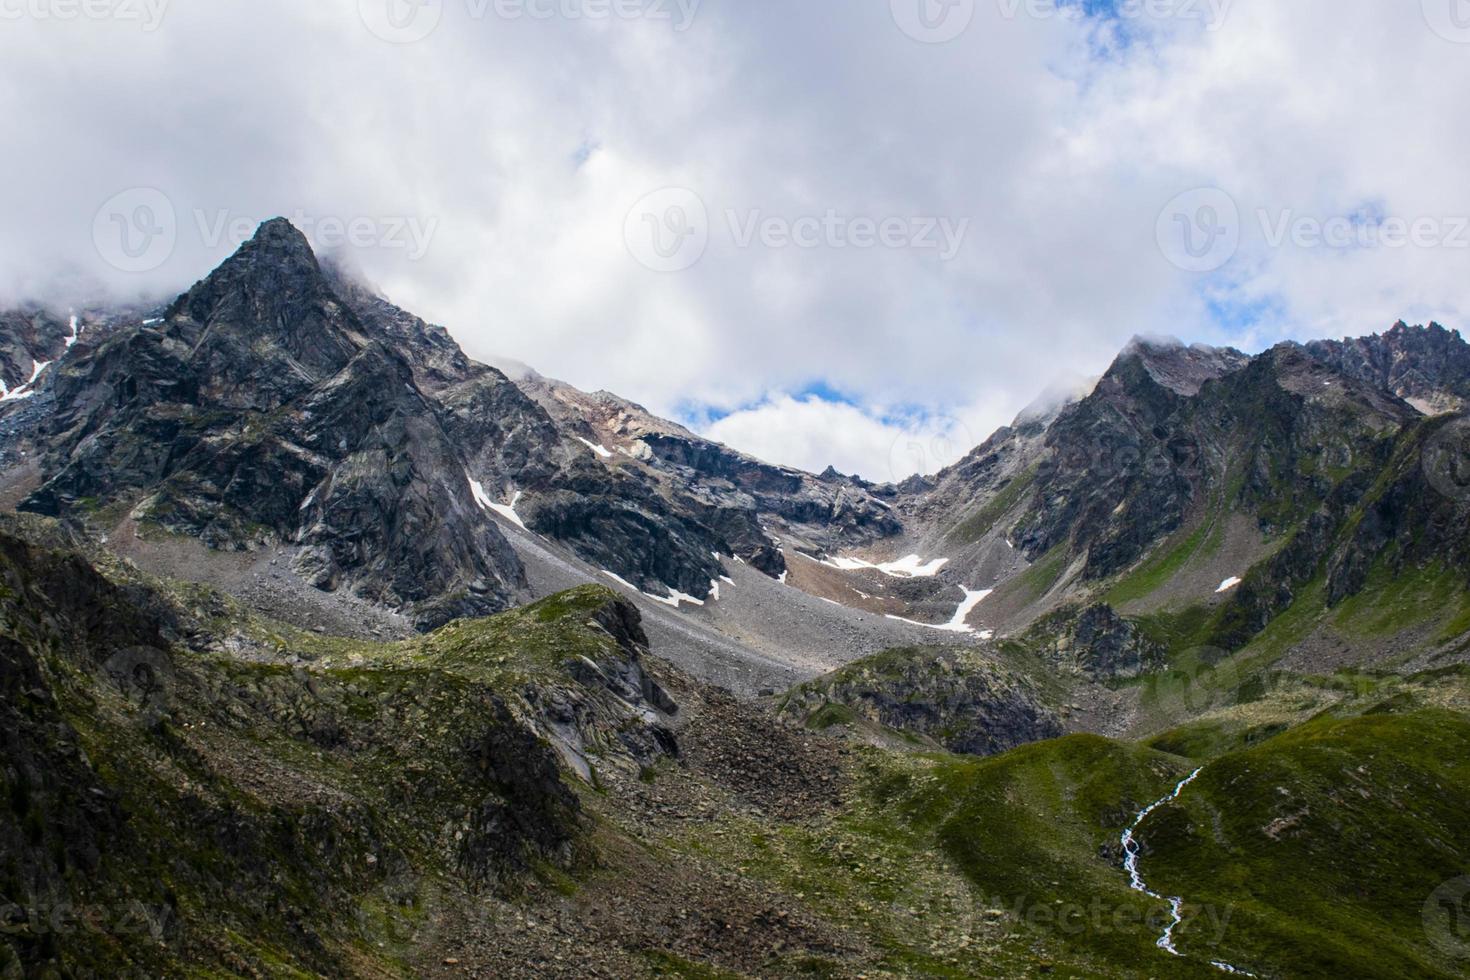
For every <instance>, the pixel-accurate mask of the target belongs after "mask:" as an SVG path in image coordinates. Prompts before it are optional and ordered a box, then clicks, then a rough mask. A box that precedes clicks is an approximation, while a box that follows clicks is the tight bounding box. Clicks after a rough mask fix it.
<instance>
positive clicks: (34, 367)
mask: <svg viewBox="0 0 1470 980" xmlns="http://www.w3.org/2000/svg"><path fill="white" fill-rule="evenodd" d="M68 346H70V345H68ZM53 363H55V362H53V361H32V362H31V380H29V381H27V382H26V383H25V384H23V385H21V386H20V387H18V388H15V389H14V390H12V389H11V388H10V386H8V385H7V384H5V382H3V381H0V402H18V401H23V400H25V399H27V398H30V397H31V396H33V395H35V392H34V391H32V390H31V386H32V385H34V384H35V383H36V379H37V378H39V377H40V376H41V372H42V371H44V370H46V369H47V368H48V367H50V366H51V365H52V364H53Z"/></svg>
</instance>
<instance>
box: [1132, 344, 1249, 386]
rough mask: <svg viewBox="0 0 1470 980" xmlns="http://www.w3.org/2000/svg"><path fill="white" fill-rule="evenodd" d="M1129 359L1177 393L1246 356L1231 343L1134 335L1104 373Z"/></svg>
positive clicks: (1230, 367)
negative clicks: (1193, 342) (1191, 342)
mask: <svg viewBox="0 0 1470 980" xmlns="http://www.w3.org/2000/svg"><path fill="white" fill-rule="evenodd" d="M1129 361H1138V362H1139V363H1141V364H1142V366H1143V369H1144V370H1145V371H1146V372H1147V373H1148V375H1149V376H1150V377H1151V378H1152V379H1153V380H1154V381H1155V382H1157V383H1158V384H1159V385H1160V386H1162V387H1164V388H1167V389H1169V390H1170V391H1172V392H1174V393H1175V394H1177V395H1186V396H1194V395H1197V394H1199V391H1200V389H1201V388H1202V387H1204V384H1205V382H1207V381H1214V380H1217V379H1219V378H1223V377H1224V376H1225V375H1227V374H1229V373H1231V372H1232V371H1236V370H1238V369H1240V368H1241V367H1243V366H1245V364H1246V363H1247V362H1249V361H1250V358H1249V357H1247V356H1246V355H1245V354H1242V353H1241V352H1240V351H1238V350H1235V349H1234V348H1231V347H1210V346H1209V345H1207V344H1191V345H1186V344H1185V343H1184V342H1183V341H1181V340H1178V339H1176V338H1174V337H1144V336H1136V337H1134V338H1133V339H1132V340H1131V341H1129V342H1128V346H1126V347H1124V348H1123V352H1122V353H1121V354H1119V355H1118V359H1117V360H1116V361H1115V362H1114V363H1113V367H1112V368H1111V369H1109V371H1108V374H1109V375H1114V374H1116V373H1117V372H1118V371H1119V369H1120V367H1121V366H1122V365H1124V364H1126V363H1127V362H1129Z"/></svg>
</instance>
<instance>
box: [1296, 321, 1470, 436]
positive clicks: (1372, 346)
mask: <svg viewBox="0 0 1470 980" xmlns="http://www.w3.org/2000/svg"><path fill="white" fill-rule="evenodd" d="M1306 349H1307V352H1308V353H1310V354H1311V355H1312V356H1313V357H1315V358H1317V359H1318V360H1320V361H1322V362H1323V363H1325V364H1327V365H1329V366H1331V367H1332V368H1333V369H1334V370H1336V371H1338V372H1340V373H1342V374H1344V375H1347V376H1348V377H1353V378H1357V379H1359V380H1360V381H1366V382H1369V383H1370V384H1373V385H1375V386H1376V387H1379V388H1382V389H1383V390H1385V391H1389V392H1392V393H1393V394H1395V395H1397V396H1398V397H1399V398H1402V399H1404V401H1406V402H1409V403H1410V404H1411V405H1413V406H1414V407H1415V408H1417V409H1419V410H1420V411H1422V412H1424V413H1425V414H1427V415H1439V414H1443V413H1445V412H1454V411H1459V410H1460V409H1462V408H1464V407H1465V404H1466V401H1467V399H1470V345H1467V344H1466V343H1465V342H1464V340H1463V339H1462V338H1461V337H1460V333H1459V331H1458V330H1446V329H1445V328H1444V327H1442V326H1440V325H1439V324H1437V323H1431V324H1430V325H1429V326H1428V327H1422V326H1420V327H1411V326H1409V325H1408V324H1406V323H1404V322H1403V321H1400V322H1399V323H1397V324H1395V325H1394V327H1393V329H1391V330H1389V331H1388V332H1387V333H1385V334H1373V335H1371V336H1368V337H1356V338H1348V339H1346V340H1320V341H1314V342H1312V343H1310V344H1307V345H1306Z"/></svg>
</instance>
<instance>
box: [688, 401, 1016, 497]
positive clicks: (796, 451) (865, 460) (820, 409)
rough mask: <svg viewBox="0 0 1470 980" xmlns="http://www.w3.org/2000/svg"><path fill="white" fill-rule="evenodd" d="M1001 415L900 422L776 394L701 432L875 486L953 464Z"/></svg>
mask: <svg viewBox="0 0 1470 980" xmlns="http://www.w3.org/2000/svg"><path fill="white" fill-rule="evenodd" d="M1000 411H1003V409H998V408H997V407H996V406H991V407H989V408H982V407H978V406H977V407H971V408H969V409H968V410H966V411H965V412H963V413H962V414H961V416H955V415H942V416H926V417H921V418H910V419H904V418H894V417H886V416H884V415H883V414H881V413H874V412H873V411H871V410H867V409H863V408H860V407H857V406H854V405H849V404H845V403H842V402H834V401H827V400H824V399H822V398H818V397H815V396H807V397H801V398H797V397H793V396H791V395H788V394H778V395H773V396H771V397H769V398H767V399H765V400H764V401H762V402H761V403H760V404H758V405H755V406H753V407H750V408H744V409H741V410H739V411H737V412H734V413H732V414H730V415H728V416H725V417H724V418H722V419H720V420H719V421H716V422H714V423H712V424H709V425H705V426H701V427H700V429H701V434H702V435H705V436H707V437H709V438H711V439H714V440H715V441H717V442H723V443H725V444H726V445H730V446H735V447H737V448H739V449H741V450H743V451H745V452H748V453H752V454H754V455H755V456H758V457H760V458H761V459H765V460H768V461H770V462H773V463H779V464H781V465H783V466H793V467H796V468H798V469H803V470H807V471H809V472H812V473H817V472H820V471H822V470H824V469H826V468H827V467H828V466H833V467H836V469H837V470H838V471H839V472H841V473H846V474H848V475H857V476H861V477H863V478H864V479H867V480H871V481H873V482H875V483H897V482H900V481H902V480H905V479H907V478H908V477H910V476H914V475H915V474H919V475H929V474H933V473H937V472H938V471H939V470H941V469H943V468H945V467H946V466H950V465H952V464H954V463H957V462H959V460H960V459H961V458H963V457H964V456H965V455H966V454H967V453H968V452H969V451H970V450H971V449H972V448H974V447H975V446H976V445H978V444H979V442H980V441H981V440H982V439H983V437H984V435H985V434H988V433H990V432H992V431H994V430H995V429H996V428H997V427H998V426H1000V425H1001V424H1004V421H1003V416H1002V415H1000V414H998V413H999V412H1000Z"/></svg>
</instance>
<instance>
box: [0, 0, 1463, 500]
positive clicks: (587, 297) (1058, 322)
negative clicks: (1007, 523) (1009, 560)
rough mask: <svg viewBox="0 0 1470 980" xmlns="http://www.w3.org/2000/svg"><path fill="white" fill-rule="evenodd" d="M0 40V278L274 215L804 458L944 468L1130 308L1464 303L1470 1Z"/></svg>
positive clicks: (506, 343)
mask: <svg viewBox="0 0 1470 980" xmlns="http://www.w3.org/2000/svg"><path fill="white" fill-rule="evenodd" d="M0 66H3V67H0V138H3V146H4V178H5V179H4V184H3V188H4V189H3V191H0V193H3V194H4V196H5V197H4V200H5V204H6V207H5V221H4V222H3V224H0V300H3V301H8V302H14V301H17V300H22V299H43V300H45V301H48V302H52V303H70V302H77V301H79V300H82V299H87V298H92V297H95V296H97V295H99V294H102V293H104V292H105V293H107V294H109V295H112V296H114V297H130V296H139V295H161V294H165V293H169V292H174V291H177V290H179V289H180V288H182V287H184V286H186V285H187V284H188V283H189V282H191V281H193V280H194V279H197V278H198V277H200V276H201V275H203V274H205V273H206V272H207V271H208V270H209V269H210V268H211V267H212V266H213V265H214V264H216V263H217V262H218V261H219V260H220V259H221V258H223V257H224V256H225V255H226V254H228V252H229V251H230V250H231V249H232V248H233V247H234V246H235V245H236V244H238V242H239V241H240V240H241V238H242V237H244V236H248V234H249V232H250V230H251V229H252V228H253V225H254V224H255V223H256V222H258V221H259V220H261V219H264V218H266V217H270V216H272V215H276V214H284V215H286V216H288V217H292V218H293V219H295V220H297V221H298V223H299V224H300V225H301V226H302V227H303V230H305V231H306V232H307V233H308V234H309V235H310V236H311V237H312V238H313V240H314V242H315V243H316V244H317V245H318V247H319V248H321V249H323V250H334V249H338V250H343V251H345V252H346V253H348V255H349V256H350V260H351V261H352V262H354V263H355V264H356V265H357V266H359V267H360V268H361V269H362V270H363V272H364V273H365V275H367V276H368V277H369V278H370V279H371V280H373V281H374V282H376V283H377V284H378V285H379V286H380V287H381V288H382V289H383V290H384V291H385V292H386V293H387V294H388V295H389V296H390V297H391V298H393V299H394V300H395V301H396V302H398V303H399V304H400V305H403V306H406V307H408V308H410V309H412V310H414V311H415V312H418V313H420V314H421V315H423V316H425V317H427V318H429V319H432V320H435V321H438V322H442V323H444V324H446V325H447V326H448V327H449V328H450V330H451V332H452V333H453V334H454V336H455V337H456V338H457V339H458V340H459V341H460V342H461V343H462V344H463V345H464V346H465V348H466V349H467V350H468V351H469V352H470V353H471V354H473V355H478V356H481V357H484V358H489V357H491V356H503V357H510V358H515V359H518V360H521V361H524V362H527V363H529V364H532V365H534V366H535V367H537V368H538V369H539V370H541V371H542V372H543V373H545V374H548V375H552V376H555V377H560V378H563V379H565V380H567V381H570V382H572V383H574V384H576V385H578V386H580V387H583V388H589V389H596V388H606V389H609V390H612V391H616V392H618V393H620V394H623V395H626V396H628V397H631V398H633V399H635V400H638V401H640V402H642V403H644V404H646V405H647V406H648V407H650V408H652V409H654V410H656V411H659V412H660V413H663V414H667V415H670V416H674V417H677V418H679V419H680V420H683V421H686V422H688V423H690V424H692V425H694V426H695V427H696V428H698V429H700V430H702V431H704V432H707V433H709V434H711V435H713V436H714V437H716V438H719V439H722V440H724V441H726V442H728V443H730V444H732V445H734V446H737V447H738V448H741V449H745V450H748V451H751V452H754V453H757V454H759V455H762V456H765V457H767V458H770V459H773V460H777V461H780V462H784V463H789V464H793V465H799V466H804V467H807V468H811V469H821V468H822V467H824V466H826V465H827V464H828V463H832V464H835V465H836V466H837V467H838V468H839V469H842V470H844V471H848V472H860V473H862V474H863V475H865V476H868V477H870V478H873V479H879V480H886V479H891V478H901V477H903V476H905V475H907V474H908V473H909V472H911V471H913V470H915V469H920V470H932V469H935V468H937V467H938V466H940V465H943V464H945V463H947V462H950V461H951V459H952V457H953V455H954V454H955V453H957V452H961V451H963V450H964V449H965V448H968V446H969V445H970V444H972V443H974V442H978V441H979V440H980V439H982V438H983V437H984V436H986V435H987V434H989V432H990V431H991V430H993V429H994V428H995V427H996V426H997V425H1000V424H1004V423H1005V422H1007V421H1009V420H1010V418H1011V417H1012V416H1014V414H1015V413H1016V412H1017V411H1018V410H1019V409H1020V408H1022V407H1023V406H1025V405H1026V404H1027V403H1028V402H1029V401H1030V400H1031V399H1032V398H1033V397H1034V396H1035V395H1036V394H1037V393H1038V392H1039V391H1041V390H1042V389H1043V388H1045V387H1046V386H1047V385H1048V384H1050V383H1052V382H1053V381H1055V380H1057V379H1059V378H1067V377H1074V376H1078V375H1081V376H1086V375H1095V374H1097V373H1099V372H1100V371H1101V370H1103V369H1104V368H1105V367H1106V365H1107V363H1108V361H1109V360H1110V359H1111V357H1112V355H1113V353H1114V352H1115V351H1116V350H1117V349H1118V348H1120V347H1121V346H1122V345H1123V344H1124V343H1125V342H1126V341H1127V339H1128V338H1129V337H1130V336H1132V335H1134V334H1138V333H1149V334H1173V335H1178V336H1180V337H1183V338H1185V339H1188V340H1191V341H1205V342H1211V343H1231V344H1235V345H1237V346H1240V347H1243V348H1246V349H1249V350H1258V349H1261V348H1262V347H1264V346H1267V345H1269V344H1271V343H1273V342H1275V341H1277V340H1280V339H1283V338H1307V337H1315V336H1342V335H1346V334H1358V333H1367V332H1372V331H1375V330H1381V329H1384V328H1386V327H1388V326H1389V325H1391V324H1392V323H1393V322H1394V321H1395V320H1397V319H1399V318H1400V317H1402V318H1405V319H1408V320H1410V321H1415V322H1418V321H1426V320H1429V319H1439V320H1440V321H1441V322H1444V323H1446V324H1447V325H1450V326H1455V327H1459V326H1461V325H1462V321H1463V317H1462V314H1463V311H1464V310H1465V309H1466V308H1467V306H1470V274H1467V273H1470V228H1467V224H1470V222H1467V220H1466V217H1465V216H1470V180H1466V178H1465V165H1466V160H1467V159H1470V145H1467V144H1470V127H1467V126H1466V125H1465V119H1466V117H1465V96H1464V93H1465V92H1466V91H1470V3H1467V2H1465V0H1422V2H1421V0H1394V2H1390V3H1384V2H1381V0H1291V2H1289V3H1283V2H1281V0H1113V2H1088V3H1086V4H1085V5H1081V6H1079V5H1077V4H1072V3H1066V4H1062V5H1057V4H1056V3H1053V2H1052V0H806V2H800V3H793V2H791V0H702V2H700V0H361V2H359V0H312V2H310V3H304V2H301V0H249V2H244V0H227V2H220V0H209V2H205V0H0Z"/></svg>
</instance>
